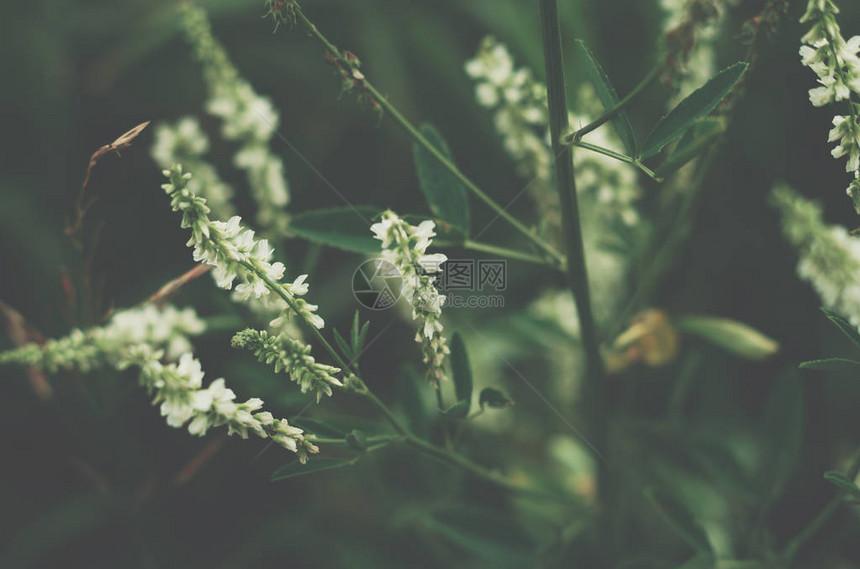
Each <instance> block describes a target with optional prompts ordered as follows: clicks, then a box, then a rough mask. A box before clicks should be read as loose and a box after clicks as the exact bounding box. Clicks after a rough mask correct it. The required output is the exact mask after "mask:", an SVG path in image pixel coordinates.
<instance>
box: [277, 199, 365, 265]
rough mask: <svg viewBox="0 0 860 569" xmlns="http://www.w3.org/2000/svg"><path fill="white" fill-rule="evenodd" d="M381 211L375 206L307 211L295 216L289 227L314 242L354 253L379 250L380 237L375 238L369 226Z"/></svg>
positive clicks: (298, 234) (299, 235)
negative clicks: (378, 238)
mask: <svg viewBox="0 0 860 569" xmlns="http://www.w3.org/2000/svg"><path fill="white" fill-rule="evenodd" d="M379 212H380V210H379V208H375V207H372V206H357V207H355V208H352V207H338V208H331V209H318V210H313V211H307V212H304V213H300V214H297V215H295V216H293V218H292V219H291V220H290V231H291V232H293V233H294V234H296V235H297V236H298V237H302V238H304V239H307V240H308V241H311V242H313V243H320V244H322V245H327V246H329V247H334V248H336V249H342V250H344V251H349V252H351V253H362V254H368V253H378V252H379V248H380V245H379V241H378V240H376V239H374V238H373V234H372V233H371V231H370V226H371V224H372V221H371V220H372V219H373V218H374V217H375V216H376V215H377V214H379Z"/></svg>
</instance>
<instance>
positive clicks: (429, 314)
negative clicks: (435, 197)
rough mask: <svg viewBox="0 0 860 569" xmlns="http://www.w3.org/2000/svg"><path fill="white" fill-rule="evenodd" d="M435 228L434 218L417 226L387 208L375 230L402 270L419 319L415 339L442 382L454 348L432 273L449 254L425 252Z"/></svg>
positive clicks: (403, 292) (387, 257)
mask: <svg viewBox="0 0 860 569" xmlns="http://www.w3.org/2000/svg"><path fill="white" fill-rule="evenodd" d="M435 228H436V225H435V223H433V222H432V221H430V220H426V221H422V222H421V223H419V224H418V225H417V226H414V225H410V224H408V223H407V222H405V221H404V220H402V219H400V218H399V217H398V216H397V215H396V214H395V213H394V212H392V211H386V212H385V213H383V214H382V218H381V220H380V221H379V222H378V223H375V224H373V226H371V231H372V232H373V235H374V237H375V238H376V239H379V240H380V241H382V248H383V251H382V259H384V260H385V261H387V262H388V263H391V264H392V265H393V266H395V267H396V268H397V270H398V271H399V272H400V277H401V290H400V293H401V295H402V296H403V297H404V298H405V299H406V300H407V302H409V304H410V306H411V307H412V318H413V319H415V320H418V321H419V330H418V332H417V333H416V335H415V341H416V342H419V343H420V344H421V348H422V353H423V357H424V363H426V364H427V365H428V368H429V373H430V377H431V379H432V380H433V381H434V382H438V381H440V380H444V379H445V372H444V369H443V368H444V363H445V356H446V355H448V354H449V353H450V350H449V348H448V346H447V343H446V341H445V337H444V336H443V335H442V330H443V328H442V323H441V322H440V321H439V317H440V316H441V314H442V305H443V304H444V302H445V297H444V296H443V295H441V294H439V291H438V290H436V287H435V286H433V278H432V277H431V276H430V275H432V274H435V273H438V272H439V271H441V270H442V268H441V265H442V264H443V263H444V262H445V261H447V260H448V258H447V257H446V256H445V255H444V254H442V253H433V254H430V255H427V254H425V251H426V250H427V248H428V247H429V246H430V244H431V243H432V242H433V237H435V236H436V232H435Z"/></svg>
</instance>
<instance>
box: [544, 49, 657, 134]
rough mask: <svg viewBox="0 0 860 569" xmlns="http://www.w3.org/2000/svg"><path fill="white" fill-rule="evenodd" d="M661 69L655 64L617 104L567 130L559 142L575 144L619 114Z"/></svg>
mask: <svg viewBox="0 0 860 569" xmlns="http://www.w3.org/2000/svg"><path fill="white" fill-rule="evenodd" d="M662 69H663V66H662V65H657V66H656V67H654V68H653V69H652V70H651V71H649V72H648V75H646V76H645V78H644V79H642V81H640V82H639V84H638V85H636V86H635V87H634V88H633V90H632V91H630V93H629V94H628V95H627V96H626V97H624V98H623V99H621V101H619V102H618V104H617V105H615V107H614V108H612V109H610V110H609V111H607V112H606V113H604V114H603V115H602V116H601V117H600V118H598V119H596V120H594V121H592V122H590V123H588V124H587V125H585V126H584V127H582V128H581V129H579V130H577V131H575V132H569V133H567V134H565V135H564V136H562V139H561V143H562V144H564V145H565V146H570V145H577V143H578V142H579V141H580V140H582V137H583V136H585V135H586V134H588V133H589V132H591V131H593V130H597V129H598V128H600V127H601V126H603V125H604V124H606V123H608V122H609V121H611V120H612V119H614V118H615V117H617V116H618V115H619V114H621V111H623V110H624V109H626V108H627V106H628V105H629V104H630V103H632V102H633V99H635V98H636V97H638V96H639V94H640V93H642V92H643V91H644V90H645V89H646V88H647V87H648V85H650V84H651V82H652V81H654V79H656V78H657V77H658V76H659V75H660V71H661V70H662Z"/></svg>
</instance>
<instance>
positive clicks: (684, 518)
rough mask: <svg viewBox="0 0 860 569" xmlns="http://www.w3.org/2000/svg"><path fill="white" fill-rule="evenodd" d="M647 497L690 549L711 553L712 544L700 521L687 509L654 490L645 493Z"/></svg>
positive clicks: (650, 489)
mask: <svg viewBox="0 0 860 569" xmlns="http://www.w3.org/2000/svg"><path fill="white" fill-rule="evenodd" d="M645 497H646V498H647V499H648V501H649V502H651V504H652V505H653V506H654V507H655V508H656V509H657V511H658V512H659V513H660V516H661V517H662V518H663V520H664V521H665V522H666V524H667V525H668V526H669V527H670V528H671V529H672V530H673V531H674V532H675V533H676V534H677V535H678V537H680V538H681V539H683V540H684V541H686V542H687V543H688V544H689V545H690V547H692V548H693V549H695V550H696V551H698V552H699V553H705V554H707V553H710V552H711V543H710V541H708V536H707V535H706V534H705V530H704V529H703V528H702V526H701V524H700V523H699V521H698V520H697V519H696V518H694V517H693V516H692V514H690V512H688V511H687V509H686V508H685V507H684V506H683V505H681V504H679V503H678V502H676V501H675V500H673V499H671V498H670V497H668V496H666V495H665V494H663V493H658V492H657V491H656V490H654V489H653V488H649V489H647V490H646V491H645Z"/></svg>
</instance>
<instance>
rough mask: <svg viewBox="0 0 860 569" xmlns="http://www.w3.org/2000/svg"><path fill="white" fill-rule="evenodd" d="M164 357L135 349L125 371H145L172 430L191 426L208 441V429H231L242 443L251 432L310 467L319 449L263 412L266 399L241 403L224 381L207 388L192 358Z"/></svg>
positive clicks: (124, 364) (148, 349)
mask: <svg viewBox="0 0 860 569" xmlns="http://www.w3.org/2000/svg"><path fill="white" fill-rule="evenodd" d="M161 357H162V353H161V352H160V351H155V350H153V349H152V348H151V347H150V346H148V345H146V344H141V345H138V346H136V347H135V348H133V349H132V350H131V351H130V353H129V355H128V357H127V358H125V359H124V360H123V361H122V362H121V364H120V368H125V367H129V366H136V367H139V368H140V382H141V384H142V385H143V386H144V387H145V388H146V389H147V391H148V392H149V393H151V394H153V401H152V402H153V404H158V403H160V404H161V406H160V410H161V414H162V416H164V417H166V419H167V424H168V425H170V426H171V427H176V428H181V427H182V426H183V425H185V424H186V423H188V432H189V433H190V434H192V435H196V436H201V437H202V436H203V435H205V434H206V432H207V431H208V430H209V429H212V428H216V427H221V426H224V425H226V426H227V434H228V435H233V434H238V435H239V436H240V437H242V438H243V439H247V438H248V433H249V432H252V433H254V434H255V435H257V436H259V437H261V438H264V439H265V438H268V439H271V440H272V441H273V442H275V443H277V444H278V445H280V446H282V447H284V448H285V449H287V450H290V451H292V452H294V453H297V454H298V457H299V460H300V461H301V462H306V461H307V459H308V454H314V453H317V452H319V449H318V448H317V447H316V446H314V445H313V444H312V443H311V442H310V441H308V440H306V439H305V437H304V435H303V431H302V430H301V429H299V428H296V427H293V426H292V425H290V424H289V422H287V420H286V419H275V418H274V417H273V416H272V414H271V413H269V412H268V411H260V409H261V408H262V407H263V400H262V399H258V398H256V397H254V398H251V399H248V400H247V401H245V402H242V403H237V402H236V401H235V399H236V394H235V393H234V392H233V390H232V389H230V388H228V387H227V386H226V383H225V381H224V379H223V378H219V379H216V380H215V381H213V382H212V383H210V384H209V385H208V386H207V387H205V388H204V387H203V375H204V374H203V370H202V368H201V366H200V362H199V361H198V360H196V359H195V358H194V357H193V356H192V355H191V354H190V353H186V354H183V355H182V357H181V358H180V359H179V362H178V363H168V364H163V363H162V362H161Z"/></svg>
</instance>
